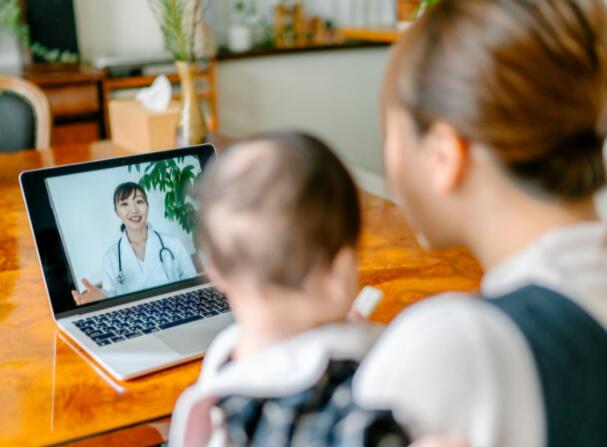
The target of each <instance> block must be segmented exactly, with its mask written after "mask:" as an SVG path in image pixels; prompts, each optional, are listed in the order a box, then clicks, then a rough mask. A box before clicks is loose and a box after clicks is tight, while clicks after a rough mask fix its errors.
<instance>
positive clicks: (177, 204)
mask: <svg viewBox="0 0 607 447" xmlns="http://www.w3.org/2000/svg"><path fill="white" fill-rule="evenodd" d="M184 161H185V158H183V157H181V158H178V159H177V160H174V159H172V160H166V161H157V162H152V163H149V164H147V166H145V168H142V166H141V165H138V164H137V165H133V166H129V172H130V171H131V170H132V169H133V168H134V169H135V170H136V171H137V172H140V173H141V172H142V171H143V175H142V176H141V178H140V179H139V185H141V187H142V188H143V189H144V190H146V191H160V192H161V193H163V194H164V217H166V219H167V220H168V221H170V222H177V223H178V224H179V226H180V227H181V228H183V230H184V231H185V232H186V233H188V234H189V235H193V234H194V230H195V228H196V209H195V208H194V205H193V204H194V198H193V197H192V195H191V194H192V191H193V190H194V182H195V181H196V177H197V176H198V175H199V174H200V172H197V170H196V168H195V167H194V165H190V164H186V165H184ZM198 171H199V170H198Z"/></svg>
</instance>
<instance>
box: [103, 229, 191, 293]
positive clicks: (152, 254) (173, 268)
mask: <svg viewBox="0 0 607 447" xmlns="http://www.w3.org/2000/svg"><path fill="white" fill-rule="evenodd" d="M159 234H160V237H161V238H162V242H163V243H164V246H165V247H166V248H168V249H169V250H170V251H171V252H172V253H173V256H174V257H175V259H174V260H173V258H172V257H171V255H170V254H169V252H168V251H166V250H164V252H163V254H162V259H163V261H164V262H162V263H161V261H160V250H161V249H162V245H161V243H160V238H159V237H158V235H157V234H156V231H154V230H153V229H152V228H151V226H150V227H149V232H148V239H147V242H146V246H145V259H144V260H143V261H141V260H139V259H138V258H137V255H136V254H135V251H134V250H133V247H132V246H131V244H130V243H129V240H128V238H127V235H126V233H122V235H121V237H120V241H121V242H120V243H119V241H116V242H115V243H114V244H113V245H112V246H111V247H110V248H109V249H108V250H107V252H106V253H105V255H104V257H103V291H104V292H105V294H106V295H107V296H108V297H112V296H117V295H124V294H127V293H131V292H136V291H138V290H143V289H149V288H152V287H158V286H162V285H165V284H169V283H172V282H176V281H180V280H183V279H188V278H193V277H195V276H196V274H197V273H196V269H195V268H194V264H193V263H192V258H191V256H190V255H189V253H188V252H187V250H186V249H185V247H184V246H183V244H182V243H181V241H180V240H179V239H177V238H176V237H173V236H171V235H168V234H164V233H159ZM119 246H120V255H121V258H122V271H123V273H124V278H125V282H124V284H120V283H119V282H118V273H119V267H118V264H119V262H118V247H119Z"/></svg>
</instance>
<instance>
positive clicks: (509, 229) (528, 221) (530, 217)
mask: <svg viewBox="0 0 607 447" xmlns="http://www.w3.org/2000/svg"><path fill="white" fill-rule="evenodd" d="M596 220H598V215H597V211H596V208H595V205H594V201H593V200H592V199H585V200H582V201H579V202H575V203H570V204H565V203H562V202H549V201H545V200H540V199H532V200H526V201H517V200H513V201H504V202H502V203H501V204H500V205H499V206H497V207H494V208H493V210H492V212H486V209H485V212H484V213H482V216H481V215H479V216H477V220H476V221H477V223H478V225H477V226H476V228H474V229H471V230H472V231H471V232H470V234H469V235H468V237H467V245H468V246H469V247H470V249H471V250H472V251H473V253H474V254H475V255H476V256H477V258H478V260H479V261H480V263H481V264H482V266H483V268H484V269H485V271H488V270H491V269H492V268H494V267H495V266H497V265H498V264H500V263H501V262H503V261H505V260H506V259H508V258H510V257H511V256H513V255H515V254H516V253H518V252H520V251H522V250H524V249H525V248H526V247H527V246H528V245H529V244H530V243H532V242H533V241H534V240H536V239H538V238H539V237H541V236H542V235H543V234H545V233H547V232H549V231H552V230H555V229H558V228H562V227H566V226H569V225H575V224H579V223H583V222H591V221H596Z"/></svg>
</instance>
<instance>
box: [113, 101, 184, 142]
mask: <svg viewBox="0 0 607 447" xmlns="http://www.w3.org/2000/svg"><path fill="white" fill-rule="evenodd" d="M180 111H181V108H180V105H179V102H178V101H171V104H170V105H169V108H168V109H167V110H166V111H165V112H154V111H152V110H149V109H146V108H145V107H144V106H143V105H141V103H140V102H139V101H137V100H112V101H110V103H109V115H110V129H111V132H112V143H114V144H115V145H117V146H120V147H123V148H125V149H128V150H132V151H136V152H150V151H157V150H162V149H172V148H174V147H175V146H176V132H177V126H178V125H179V115H180Z"/></svg>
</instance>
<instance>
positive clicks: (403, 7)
mask: <svg viewBox="0 0 607 447" xmlns="http://www.w3.org/2000/svg"><path fill="white" fill-rule="evenodd" d="M420 3H421V2H420V0H396V8H397V11H398V20H399V21H400V22H407V21H411V20H415V19H416V18H417V13H418V11H419V6H420Z"/></svg>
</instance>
